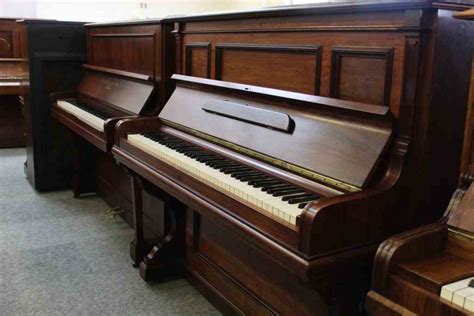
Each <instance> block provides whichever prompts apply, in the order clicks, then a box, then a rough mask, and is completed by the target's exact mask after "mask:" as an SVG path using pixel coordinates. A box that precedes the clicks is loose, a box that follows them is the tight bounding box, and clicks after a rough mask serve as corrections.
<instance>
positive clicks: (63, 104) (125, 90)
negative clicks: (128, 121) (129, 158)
mask: <svg viewBox="0 0 474 316" xmlns="http://www.w3.org/2000/svg"><path fill="white" fill-rule="evenodd" d="M84 69H85V74H84V77H83V79H82V81H81V83H80V85H79V87H78V90H77V91H74V92H67V93H59V94H53V100H54V105H53V109H52V115H53V116H54V117H55V118H56V119H57V120H58V121H60V122H61V123H62V124H63V125H65V126H66V127H68V128H69V129H70V130H72V131H73V132H74V133H75V134H77V135H79V136H81V137H82V138H84V139H86V140H87V141H88V142H90V143H91V144H93V145H94V146H96V147H97V148H99V149H100V150H102V151H104V152H108V151H109V150H110V148H111V147H112V144H113V140H114V127H115V123H116V122H117V121H118V120H120V119H124V118H130V117H137V116H138V115H141V114H144V113H145V111H146V109H147V107H149V106H150V105H151V97H152V95H153V93H154V86H153V84H152V83H151V82H150V81H149V78H148V77H147V76H143V75H139V74H133V73H129V72H125V71H116V70H112V69H107V68H103V67H97V66H90V65H84Z"/></svg>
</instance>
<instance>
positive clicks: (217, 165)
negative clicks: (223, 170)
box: [206, 160, 235, 169]
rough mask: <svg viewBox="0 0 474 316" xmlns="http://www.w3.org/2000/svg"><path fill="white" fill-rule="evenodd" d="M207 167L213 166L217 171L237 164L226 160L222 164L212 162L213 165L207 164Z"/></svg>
mask: <svg viewBox="0 0 474 316" xmlns="http://www.w3.org/2000/svg"><path fill="white" fill-rule="evenodd" d="M206 165H208V166H210V165H212V166H213V167H214V168H215V169H219V168H220V167H230V166H235V163H233V162H232V161H230V160H224V161H222V162H211V163H208V162H207V163H206Z"/></svg>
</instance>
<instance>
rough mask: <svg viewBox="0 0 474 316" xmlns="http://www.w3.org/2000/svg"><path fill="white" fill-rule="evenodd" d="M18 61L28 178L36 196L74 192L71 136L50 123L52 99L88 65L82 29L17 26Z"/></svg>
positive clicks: (34, 23)
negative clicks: (22, 73)
mask: <svg viewBox="0 0 474 316" xmlns="http://www.w3.org/2000/svg"><path fill="white" fill-rule="evenodd" d="M19 29H20V30H19V38H20V43H21V45H20V57H21V58H24V59H25V62H26V63H27V69H28V75H27V78H28V79H27V81H25V83H24V88H23V91H22V100H23V103H24V105H23V106H24V114H25V123H26V126H25V128H26V151H27V161H26V163H25V172H26V175H27V178H28V180H29V181H30V183H31V184H32V185H33V186H34V188H35V189H37V190H38V191H48V190H54V189H60V188H66V187H70V186H71V181H72V173H71V170H72V166H73V159H72V150H65V148H71V147H72V136H71V135H70V134H69V133H68V132H67V130H66V129H65V128H64V127H63V126H61V125H60V124H58V123H57V122H56V121H55V120H53V119H52V118H51V114H50V112H51V105H52V104H51V100H50V98H49V95H50V94H51V93H53V92H57V91H66V90H71V89H72V88H73V87H75V86H77V84H78V82H79V80H80V78H81V76H82V67H81V65H82V63H83V62H84V61H85V31H84V27H83V23H77V22H74V23H73V22H59V21H53V20H22V21H20V22H19Z"/></svg>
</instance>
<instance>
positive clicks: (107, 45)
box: [52, 19, 174, 234]
mask: <svg viewBox="0 0 474 316" xmlns="http://www.w3.org/2000/svg"><path fill="white" fill-rule="evenodd" d="M85 29H86V33H87V36H86V43H87V47H86V48H87V61H86V64H85V65H84V66H83V70H84V75H83V77H82V80H81V82H80V83H79V85H78V86H76V87H75V91H74V92H68V93H65V94H56V95H54V98H53V103H54V106H53V112H52V114H53V116H55V117H56V118H57V119H58V120H59V122H61V123H62V124H63V125H65V126H67V127H68V129H69V130H71V131H72V132H73V133H72V134H73V144H71V147H72V152H73V165H72V167H71V169H70V170H69V172H71V173H72V174H73V181H72V184H73V192H74V194H75V196H76V197H77V196H79V195H81V194H85V193H89V192H97V193H98V194H100V195H101V196H102V197H103V198H104V200H105V201H106V203H107V204H108V205H109V206H110V210H113V216H115V215H120V216H122V217H123V218H124V219H125V221H127V223H129V224H130V225H132V206H131V200H132V197H131V196H132V191H131V190H130V188H131V181H130V176H129V174H128V172H127V170H126V169H125V168H123V167H121V166H119V165H117V164H116V163H115V161H114V159H113V158H112V155H110V148H111V146H112V143H113V138H114V125H115V123H116V122H117V120H118V119H119V118H123V117H124V116H148V115H155V114H156V113H157V112H158V111H159V110H160V108H161V107H162V106H163V104H164V102H165V101H166V100H167V99H168V97H169V95H170V93H171V91H172V89H173V85H172V82H171V81H170V80H168V78H169V77H170V76H171V73H172V72H173V69H174V64H173V52H174V37H173V35H172V34H171V29H172V25H171V24H166V23H162V22H161V20H159V19H146V20H133V21H119V22H107V23H90V24H86V25H85ZM165 49H166V50H165ZM78 100H79V104H78ZM74 103H76V104H74ZM71 147H68V148H64V150H70V149H71ZM144 199H145V200H146V205H147V206H148V205H152V204H156V203H155V202H157V203H159V201H155V200H154V199H153V198H151V197H147V196H145V197H144ZM145 213H146V214H147V215H148V218H149V222H148V223H147V229H146V231H147V232H150V234H158V231H159V229H160V228H159V226H160V221H159V220H158V217H159V215H158V214H157V213H159V212H157V210H156V209H153V212H151V211H150V212H148V208H147V207H146V208H145ZM155 219H156V220H155ZM153 220H154V222H155V223H151V221H153Z"/></svg>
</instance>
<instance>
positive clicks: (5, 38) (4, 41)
mask: <svg viewBox="0 0 474 316" xmlns="http://www.w3.org/2000/svg"><path fill="white" fill-rule="evenodd" d="M12 37H13V36H12V32H10V31H0V58H11V57H13V41H12Z"/></svg>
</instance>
